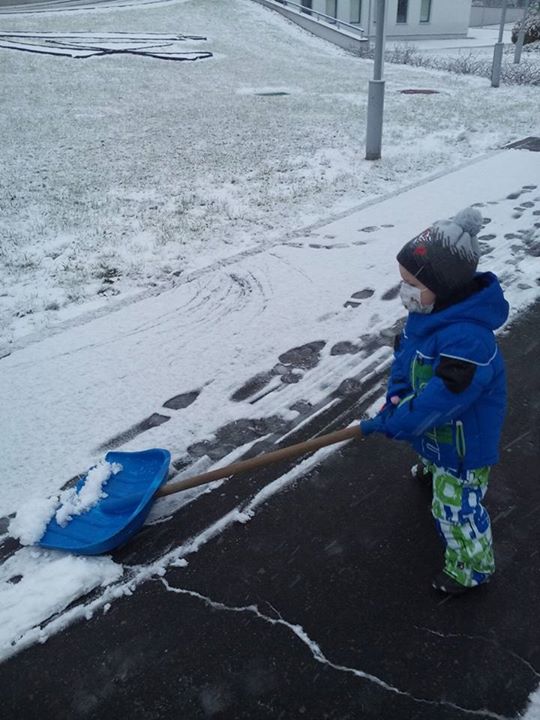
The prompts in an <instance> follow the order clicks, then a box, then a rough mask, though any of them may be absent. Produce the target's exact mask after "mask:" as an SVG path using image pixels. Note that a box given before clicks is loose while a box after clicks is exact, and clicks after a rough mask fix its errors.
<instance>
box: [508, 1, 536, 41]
mask: <svg viewBox="0 0 540 720" xmlns="http://www.w3.org/2000/svg"><path fill="white" fill-rule="evenodd" d="M520 28H521V22H517V23H516V24H515V25H514V27H513V28H512V42H513V43H516V42H517V39H518V34H519V30H520ZM537 40H540V2H533V3H531V6H530V7H529V12H528V13H527V17H526V18H525V36H524V38H523V44H524V45H527V44H528V43H533V42H536V41H537Z"/></svg>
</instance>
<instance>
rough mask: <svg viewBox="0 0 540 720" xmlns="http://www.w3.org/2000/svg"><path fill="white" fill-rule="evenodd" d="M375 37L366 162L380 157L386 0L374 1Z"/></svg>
mask: <svg viewBox="0 0 540 720" xmlns="http://www.w3.org/2000/svg"><path fill="white" fill-rule="evenodd" d="M376 3H377V9H376V23H377V28H376V36H375V63H374V67H373V80H370V81H369V88H368V107H367V132H366V160H379V159H380V157H381V145H382V128H383V110H384V80H383V79H382V77H383V68H384V35H385V26H386V0H376Z"/></svg>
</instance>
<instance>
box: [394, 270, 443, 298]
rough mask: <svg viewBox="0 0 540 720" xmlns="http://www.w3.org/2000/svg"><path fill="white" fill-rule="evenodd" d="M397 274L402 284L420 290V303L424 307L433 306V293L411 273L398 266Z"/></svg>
mask: <svg viewBox="0 0 540 720" xmlns="http://www.w3.org/2000/svg"><path fill="white" fill-rule="evenodd" d="M399 273H400V275H401V278H402V280H403V282H406V283H407V285H412V286H413V287H415V288H418V289H419V290H420V293H421V294H420V302H421V303H422V305H424V306H426V307H427V306H428V305H433V303H434V302H435V297H436V296H435V293H434V292H432V291H431V290H430V289H429V288H427V287H426V286H425V285H422V283H421V282H420V280H418V279H417V278H415V277H414V275H413V274H412V273H410V272H409V271H408V270H406V269H405V268H404V267H403V265H399Z"/></svg>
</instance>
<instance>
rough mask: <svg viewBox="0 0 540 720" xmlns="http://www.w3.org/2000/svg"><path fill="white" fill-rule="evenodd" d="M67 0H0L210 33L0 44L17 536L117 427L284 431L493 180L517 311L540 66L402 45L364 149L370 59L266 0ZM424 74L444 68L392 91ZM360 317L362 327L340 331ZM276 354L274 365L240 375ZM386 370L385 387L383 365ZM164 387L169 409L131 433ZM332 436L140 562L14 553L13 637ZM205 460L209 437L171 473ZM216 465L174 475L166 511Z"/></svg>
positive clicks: (495, 220) (160, 507)
mask: <svg viewBox="0 0 540 720" xmlns="http://www.w3.org/2000/svg"><path fill="white" fill-rule="evenodd" d="M51 7H52V4H51V3H48V4H43V5H42V7H41V10H42V12H41V11H40V13H39V14H37V15H36V14H35V13H34V14H33V13H32V12H30V11H29V10H25V11H24V12H23V11H22V10H21V9H19V10H17V12H16V13H13V14H9V13H6V12H5V10H4V9H0V11H1V14H2V24H3V32H4V33H10V32H11V33H14V32H17V33H18V34H19V35H23V34H25V33H30V32H39V33H41V34H42V35H43V34H45V33H51V34H55V35H56V36H57V37H58V38H61V36H63V39H64V40H65V39H66V37H67V36H70V37H72V38H73V36H74V34H75V33H83V32H84V34H85V36H84V40H85V41H88V42H95V43H97V36H103V34H104V33H112V34H114V33H120V32H121V31H123V30H125V31H126V32H128V33H129V34H130V35H132V37H133V39H136V38H137V39H138V41H140V42H143V41H146V40H148V37H147V36H149V34H150V33H161V34H162V35H163V37H162V40H164V39H165V36H166V35H167V34H169V35H170V33H171V29H174V31H175V32H176V31H177V30H178V31H181V32H183V33H186V34H197V35H201V36H205V37H207V38H208V40H206V41H204V42H203V43H202V44H201V47H203V48H204V49H207V50H209V51H210V52H212V53H213V57H212V58H209V59H206V60H201V61H197V62H196V63H177V62H164V61H160V60H157V59H155V58H154V59H151V58H148V57H144V58H143V57H137V56H133V55H119V56H105V57H98V56H94V57H91V58H87V59H82V58H80V59H78V60H71V59H69V58H67V57H56V56H55V57H52V56H47V55H43V54H40V55H28V54H26V53H25V52H22V51H18V52H14V51H13V50H1V49H0V53H1V54H2V61H3V63H4V66H5V68H6V72H5V73H4V83H3V87H2V90H1V91H0V92H2V93H5V94H6V96H7V97H9V98H10V101H9V102H4V103H2V105H1V108H2V109H1V110H0V112H1V113H2V126H3V129H4V132H3V134H2V140H1V141H0V142H2V148H1V152H2V160H3V173H2V176H1V177H0V183H1V188H2V193H3V196H4V197H5V198H6V199H7V200H6V202H5V204H4V207H5V212H4V213H3V215H2V218H1V219H0V229H1V232H2V236H1V237H2V245H1V251H0V266H1V268H0V272H1V273H2V277H3V288H2V293H1V296H0V312H1V316H0V317H1V319H0V333H1V335H2V339H3V340H2V347H3V348H4V351H3V352H0V356H1V355H2V354H6V356H5V357H3V358H2V359H1V360H0V362H1V369H2V372H1V373H0V395H1V397H2V407H1V409H0V425H1V427H2V433H1V435H0V456H1V457H2V474H1V477H0V487H1V488H2V493H1V496H0V514H6V515H7V514H10V513H13V512H16V513H17V515H16V517H15V519H14V520H13V521H12V523H11V526H10V531H13V528H17V527H18V528H19V530H18V534H19V537H21V540H22V541H24V542H26V541H28V542H32V538H34V539H35V537H36V536H37V533H38V532H39V528H40V527H41V528H43V527H44V525H43V523H44V522H45V520H44V518H45V517H46V516H47V512H49V515H48V516H49V517H50V512H51V508H50V506H49V505H47V503H46V502H44V501H43V500H42V501H38V499H37V498H43V497H46V496H47V495H51V494H52V495H53V496H57V495H58V494H59V492H60V491H61V488H62V486H63V485H64V484H65V482H66V481H67V480H68V479H69V478H71V477H74V476H75V475H77V474H79V473H80V472H81V471H84V470H85V468H88V467H91V466H92V465H94V464H95V463H96V462H97V461H98V460H99V459H100V458H101V457H102V455H103V446H104V445H106V444H107V443H108V442H110V440H111V438H113V439H114V438H117V437H121V438H123V439H122V441H121V442H117V443H116V444H115V447H118V448H119V449H122V450H139V449H142V448H143V447H151V446H160V447H166V448H168V449H170V450H171V453H172V456H173V461H174V460H178V459H182V458H185V457H186V454H189V448H190V447H191V446H192V445H193V444H194V443H201V442H202V441H204V440H205V439H214V438H216V437H217V434H218V432H219V429H220V428H222V427H223V426H224V425H225V424H227V423H231V422H235V421H237V420H258V419H261V418H269V417H279V418H280V419H282V420H283V421H285V422H286V423H288V425H287V430H286V432H284V433H283V436H286V435H287V433H288V432H292V430H293V429H295V427H296V428H298V427H300V426H301V425H302V423H303V422H306V419H305V417H303V416H302V414H301V413H300V412H299V411H298V410H295V409H294V408H295V407H297V406H298V403H302V402H303V403H304V404H305V403H306V402H308V401H309V402H310V403H311V405H312V408H313V413H314V414H316V413H320V412H323V411H324V410H325V409H326V408H328V407H329V406H330V404H331V403H332V402H335V399H334V398H333V397H332V391H333V390H335V388H336V387H337V386H338V385H339V384H340V383H341V381H342V380H346V379H355V378H359V377H360V378H362V380H363V381H366V380H368V379H369V378H371V377H373V376H374V375H377V373H380V372H381V371H383V370H384V369H386V368H387V367H388V366H389V364H390V360H391V348H390V346H389V344H387V345H382V346H379V347H376V348H375V349H370V350H365V349H364V345H365V341H366V338H368V339H369V338H377V337H381V336H385V334H386V335H388V334H389V333H390V334H391V331H392V328H393V327H394V325H395V323H396V322H397V321H398V320H400V319H403V317H404V309H403V308H402V306H401V304H400V301H399V298H398V297H396V296H395V294H393V292H392V291H393V289H394V288H395V286H396V285H397V282H398V280H399V276H398V273H397V268H396V264H395V261H394V257H395V255H396V252H397V251H398V250H399V248H400V247H401V246H402V245H403V243H404V242H405V241H406V240H408V239H410V238H411V237H413V236H414V235H416V234H417V233H418V232H419V231H420V230H422V229H423V228H424V227H427V226H428V225H429V224H430V223H432V222H433V221H434V220H436V219H444V218H447V217H449V216H450V215H453V214H455V213H456V212H457V211H458V210H460V209H461V208H463V207H465V206H467V205H469V204H471V203H475V204H479V205H480V209H481V211H482V214H483V216H484V222H485V228H484V229H483V231H482V232H481V237H480V242H481V247H482V248H483V252H484V255H483V257H482V259H481V263H480V269H485V270H488V269H489V270H493V271H494V272H496V273H498V274H499V275H500V278H501V282H502V284H503V287H504V288H505V292H506V294H507V297H508V299H509V300H510V303H511V305H512V317H515V316H516V315H517V314H518V313H519V312H521V311H523V310H524V309H526V308H527V307H528V306H529V305H530V304H531V303H532V302H534V301H535V300H536V299H537V298H538V296H539V294H540V286H539V285H538V283H537V278H538V277H539V276H540V259H539V258H538V256H537V255H534V253H532V252H531V247H533V246H534V244H535V243H537V242H538V240H539V231H538V228H537V227H536V226H535V221H537V216H536V215H535V213H537V212H538V210H539V209H540V189H539V188H538V186H539V185H540V183H539V180H540V176H539V170H538V154H537V153H531V152H527V151H523V150H504V151H503V150H500V146H501V145H504V144H505V143H508V142H511V141H514V140H517V139H520V138H522V137H526V136H530V135H535V134H536V135H538V134H540V133H539V127H538V120H537V113H536V112H535V108H536V107H537V106H538V99H539V97H540V90H539V89H538V88H531V87H519V88H518V87H513V88H499V89H498V90H497V91H496V92H493V91H492V89H491V88H489V83H487V82H486V81H485V80H483V79H481V78H474V77H462V76H453V75H449V74H446V73H443V72H429V71H425V70H421V69H415V68H408V67H406V66H389V65H387V67H386V76H387V96H386V100H385V107H386V124H385V134H384V147H383V153H384V155H383V159H382V160H381V161H380V162H377V163H367V162H366V161H365V160H364V159H363V154H364V147H363V132H364V127H365V106H366V92H367V81H368V79H369V77H370V75H371V72H372V63H370V62H369V61H364V60H360V59H358V58H354V57H352V56H350V55H347V54H346V53H344V52H342V51H341V50H338V49H336V48H334V47H332V46H331V45H329V44H326V43H324V42H322V41H320V40H317V39H315V38H313V37H311V36H310V35H308V34H307V33H304V32H303V31H301V30H300V29H299V28H297V27H295V26H294V25H292V24H290V23H288V22H286V21H284V20H283V19H282V18H280V17H278V16H276V15H274V14H273V13H271V12H269V11H267V10H265V9H264V8H261V7H260V6H258V5H256V4H255V3H251V2H250V1H249V0H228V1H227V2H224V1H218V0H212V2H206V1H204V0H201V1H200V2H192V1H190V0H185V1H184V2H172V3H167V4H163V5H160V4H149V5H144V6H143V5H142V4H138V3H135V2H132V3H131V4H130V5H127V6H126V7H123V8H122V9H120V8H118V9H115V8H114V7H113V6H112V4H108V3H103V4H101V5H100V7H99V8H98V9H96V10H92V11H90V10H88V11H81V10H73V11H72V12H69V13H63V12H52V11H51ZM233 15H234V19H233ZM23 39H24V41H25V42H26V41H27V38H23ZM116 39H117V38H113V37H112V36H109V37H108V40H109V41H111V42H112V41H113V40H116ZM150 40H152V38H150ZM178 44H180V42H179V43H178ZM197 46H199V43H197ZM123 47H131V46H130V43H129V42H126V43H123ZM419 86H423V87H429V88H433V89H438V90H440V94H439V95H433V96H404V95H402V94H400V93H399V92H398V91H399V90H400V89H404V88H407V87H419ZM271 92H283V93H288V95H283V96H276V97H272V96H264V93H271ZM261 93H262V95H261ZM51 98H52V99H53V100H54V102H51ZM510 108H511V111H510ZM502 111H504V114H503V112H502ZM35 148H39V154H38V155H37V158H38V159H37V160H32V159H31V157H33V158H36V153H35V152H33V153H31V152H30V150H31V149H34V150H35ZM516 208H520V209H519V211H518V210H517V209H516ZM516 215H518V216H519V217H516ZM488 236H491V237H488ZM486 237H488V239H486ZM359 291H360V292H361V295H362V296H361V299H358V298H355V295H358V292H359ZM352 301H354V302H352ZM314 341H319V342H322V343H323V347H322V349H321V351H320V357H319V359H318V363H317V364H316V365H315V366H313V367H310V368H308V369H296V370H295V374H296V376H297V377H296V378H295V379H297V380H298V382H296V383H285V382H283V381H282V378H283V377H284V373H287V372H288V370H289V369H290V368H288V367H287V364H286V363H285V362H284V361H283V359H280V357H281V356H282V355H283V354H284V353H286V352H287V351H289V350H290V349H291V348H294V347H297V346H299V345H302V344H304V343H310V342H314ZM343 342H348V343H350V344H351V346H353V347H354V348H356V350H355V351H354V352H350V353H345V354H333V353H332V348H334V347H335V346H336V345H337V344H338V343H343ZM7 353H10V354H9V355H7ZM270 371H272V373H271V377H270V379H269V380H268V383H267V384H266V385H264V387H262V389H260V390H258V391H257V392H254V393H253V394H252V395H249V394H248V395H247V397H246V398H245V399H243V400H235V399H233V398H234V395H235V393H237V392H238V390H239V388H242V387H243V386H244V385H245V384H246V383H247V381H248V380H250V378H253V376H254V375H256V374H264V373H267V374H268V373H270ZM370 392H371V395H370V394H366V397H365V399H366V400H367V401H369V402H370V403H371V406H372V407H371V410H372V411H373V410H374V409H375V408H378V407H380V404H381V403H382V401H381V388H380V387H379V386H376V387H374V388H373V390H372V391H370ZM182 393H194V397H195V399H194V400H193V402H192V403H191V404H190V405H189V407H187V408H184V409H178V410H173V409H170V408H168V407H167V406H165V405H164V403H166V401H167V400H168V399H170V398H172V397H175V396H177V395H180V394H182ZM154 413H159V415H160V416H162V417H165V418H166V419H167V421H166V422H164V423H163V424H161V425H159V426H156V427H152V428H151V429H148V430H146V431H144V434H142V433H139V434H137V432H136V431H135V430H134V428H135V429H136V428H137V427H138V425H139V424H140V423H141V420H142V419H144V418H148V417H150V416H152V415H153V414H154ZM311 417H313V415H311ZM295 423H296V425H295ZM270 434H271V433H270V431H269V435H270ZM253 442H254V441H250V442H246V443H245V444H242V443H239V444H238V447H236V448H235V449H234V450H232V451H231V452H229V453H228V454H224V456H223V457H222V458H220V460H219V464H225V463H226V462H228V461H233V460H235V459H236V458H237V457H238V456H240V455H241V454H242V453H243V452H244V451H245V450H246V449H247V448H248V447H250V446H251V444H252V443H253ZM330 452H332V448H326V449H324V450H321V451H319V453H317V454H315V455H314V456H313V457H311V458H309V459H308V460H306V461H304V463H302V464H301V465H299V466H298V467H297V468H295V469H294V471H292V472H291V473H289V474H287V475H285V476H282V477H280V478H279V479H277V480H276V481H275V482H274V483H272V484H271V485H269V486H268V487H266V488H264V489H263V490H262V491H261V492H259V493H258V494H257V495H255V496H254V497H251V498H248V499H247V500H246V501H245V502H243V503H239V505H238V506H237V507H236V508H234V509H233V510H232V511H231V512H230V513H227V514H225V515H223V516H222V517H221V518H219V519H218V520H217V521H216V522H214V523H213V524H212V525H211V526H209V527H208V528H206V530H204V531H202V532H201V533H200V534H198V535H197V536H196V537H193V538H191V539H190V540H189V542H186V543H184V544H183V545H181V546H180V547H177V548H174V550H172V551H171V552H169V553H168V554H167V555H165V556H164V557H162V558H160V559H159V560H158V561H156V562H154V563H152V564H151V565H149V566H144V567H138V568H122V567H121V566H119V565H117V564H115V563H114V562H113V561H112V560H111V559H110V558H107V557H104V558H93V559H84V558H76V557H71V556H67V555H62V554H61V553H50V552H44V551H40V550H36V549H31V548H22V549H19V550H17V551H16V552H14V553H13V554H12V555H11V556H10V557H8V559H7V560H6V561H5V562H4V564H3V565H2V568H1V570H0V628H1V631H0V656H7V655H8V654H9V653H11V652H14V651H16V650H17V649H20V648H22V647H25V646H27V645H28V644H30V643H32V642H36V641H39V640H44V639H46V638H47V637H48V636H49V635H50V634H52V633H54V632H58V631H61V630H62V629H63V628H65V627H66V626H67V625H68V624H69V623H70V622H73V621H74V620H77V619H82V618H87V617H91V616H92V615H93V614H94V613H95V612H98V611H99V612H107V611H108V609H109V608H110V607H111V604H112V603H114V601H115V600H116V599H117V598H118V597H122V596H123V595H125V594H131V593H133V592H136V590H137V587H138V586H139V585H140V584H141V583H142V582H144V581H145V580H147V579H148V578H150V577H155V576H156V575H158V576H160V575H163V573H164V572H165V571H166V568H167V567H168V565H169V564H174V565H175V566H177V567H185V566H186V565H187V562H188V560H187V559H186V557H188V556H190V555H193V554H194V553H196V551H197V550H198V549H199V548H200V547H202V546H203V545H204V544H206V543H208V542H211V541H212V540H214V539H215V538H216V537H218V536H219V534H220V533H222V532H224V531H225V530H226V529H227V528H228V527H230V526H231V525H232V524H233V523H236V522H241V523H246V522H249V521H250V519H251V518H252V517H253V516H254V515H255V514H256V513H258V512H264V511H265V510H267V509H268V507H270V506H271V502H272V497H274V496H275V495H276V494H277V493H281V492H284V491H287V490H289V491H291V490H292V489H293V488H294V483H295V482H297V481H300V478H301V477H302V476H303V475H304V474H305V473H306V472H308V471H309V470H310V469H311V468H313V467H314V466H315V465H316V464H318V463H320V462H321V461H322V460H323V459H324V458H325V457H326V456H327V455H328V454H329V453H330ZM21 458H24V461H22V460H21ZM213 464H215V461H213V460H211V459H210V458H209V457H208V456H207V455H202V456H201V457H200V458H198V459H195V458H193V462H192V464H191V465H190V467H189V468H187V469H186V470H185V471H183V472H182V473H179V474H178V475H177V476H176V478H175V480H176V479H178V480H179V479H182V477H184V476H189V475H192V474H195V473H198V472H204V471H205V470H207V469H209V468H210V467H211V466H212V465H213ZM100 473H101V471H100ZM100 473H98V476H99V477H102V475H101V474H100ZM100 483H101V481H99V480H98V481H96V484H95V485H94V486H93V491H92V492H91V496H92V499H93V500H95V499H98V498H99V495H100V493H101V492H102V488H103V485H102V484H100ZM221 485H222V483H221V482H219V483H213V484H212V485H209V486H207V487H203V488H199V489H196V490H192V491H188V492H185V493H180V494H179V495H176V496H170V497H167V498H163V499H160V500H159V501H157V502H156V503H155V504H154V507H153V508H152V511H151V514H150V517H149V522H153V523H156V522H165V521H166V520H167V518H168V517H169V516H170V515H171V513H173V512H175V511H176V510H177V509H178V508H179V507H182V506H186V505H188V503H189V502H191V501H192V500H193V499H194V498H196V497H197V496H198V495H199V494H200V493H203V492H205V493H211V492H215V491H216V489H217V488H219V487H220V486H221ZM28 498H35V500H29V499H28ZM25 510H27V511H28V512H29V516H28V518H29V519H27V520H26V521H24V520H23V513H24V512H25ZM186 510H187V508H186ZM17 523H18V524H19V525H18V526H17ZM1 539H2V538H0V540H1ZM101 586H103V587H101ZM91 589H95V592H94V593H93V594H92V596H91V597H90V598H85V597H84V595H85V593H87V592H89V591H90V590H91ZM68 606H69V608H68Z"/></svg>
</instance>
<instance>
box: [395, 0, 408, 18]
mask: <svg viewBox="0 0 540 720" xmlns="http://www.w3.org/2000/svg"><path fill="white" fill-rule="evenodd" d="M408 10H409V0H398V4H397V18H396V22H398V23H406V22H407V11H408Z"/></svg>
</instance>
